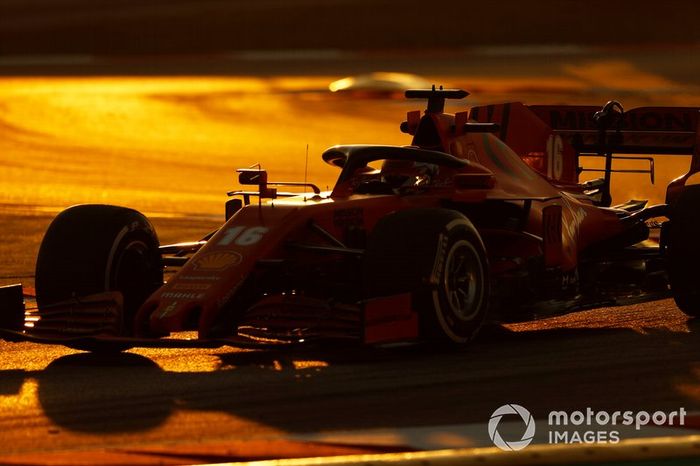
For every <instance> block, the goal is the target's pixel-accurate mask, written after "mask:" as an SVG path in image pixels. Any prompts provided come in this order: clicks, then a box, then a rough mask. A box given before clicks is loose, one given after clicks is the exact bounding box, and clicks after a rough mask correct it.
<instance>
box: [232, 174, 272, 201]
mask: <svg viewBox="0 0 700 466" xmlns="http://www.w3.org/2000/svg"><path fill="white" fill-rule="evenodd" d="M236 171H237V172H238V182H239V183H240V184H244V185H251V184H252V185H258V196H260V198H268V199H275V198H276V197H277V189H276V188H268V187H267V170H259V169H257V168H239V169H238V170H236Z"/></svg>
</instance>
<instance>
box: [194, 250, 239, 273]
mask: <svg viewBox="0 0 700 466" xmlns="http://www.w3.org/2000/svg"><path fill="white" fill-rule="evenodd" d="M242 259H243V258H242V257H241V255H240V254H238V253H237V252H234V251H217V252H210V253H206V254H203V255H201V256H198V257H195V258H194V259H193V260H192V263H193V266H194V270H198V271H204V272H221V271H222V270H226V269H228V268H229V267H233V266H234V265H238V264H240V263H241V260H242Z"/></svg>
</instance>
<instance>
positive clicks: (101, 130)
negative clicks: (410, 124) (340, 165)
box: [0, 52, 700, 464]
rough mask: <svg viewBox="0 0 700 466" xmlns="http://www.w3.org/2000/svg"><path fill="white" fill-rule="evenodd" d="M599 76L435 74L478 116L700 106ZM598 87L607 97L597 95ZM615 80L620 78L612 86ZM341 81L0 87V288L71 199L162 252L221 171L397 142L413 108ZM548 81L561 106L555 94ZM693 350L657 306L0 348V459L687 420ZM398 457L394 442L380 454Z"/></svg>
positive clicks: (193, 451) (181, 236) (684, 91)
mask: <svg viewBox="0 0 700 466" xmlns="http://www.w3.org/2000/svg"><path fill="white" fill-rule="evenodd" d="M694 53H695V52H694ZM694 56H695V55H694ZM539 60H541V61H543V62H547V63H548V65H547V66H551V63H549V60H547V59H542V58H540V59H539ZM572 63H576V60H575V59H572ZM596 63H597V64H598V68H595V67H593V65H592V62H591V63H589V64H588V65H586V68H587V69H588V70H589V71H590V73H589V74H588V78H587V79H583V78H582V77H581V73H579V74H578V75H577V74H576V72H575V69H574V72H572V68H566V69H565V70H564V71H561V70H559V71H557V72H552V73H549V74H547V75H545V76H539V77H538V78H537V82H536V83H540V84H542V83H546V84H547V86H545V87H537V86H534V87H533V82H535V81H533V80H532V76H533V75H535V73H534V72H531V73H530V74H528V73H525V72H523V73H513V72H512V70H511V74H509V75H507V76H504V75H498V74H497V73H494V74H493V76H496V77H495V78H492V79H491V80H487V79H483V80H481V81H478V79H476V78H478V76H477V77H475V76H474V75H471V74H470V75H469V76H461V77H460V76H459V75H458V74H455V73H444V74H442V75H441V74H440V73H435V74H434V75H431V76H430V78H435V77H437V78H442V79H451V80H452V81H451V82H455V83H457V84H460V83H463V82H468V81H470V79H471V80H472V82H477V81H478V82H481V83H482V88H483V90H484V96H483V97H480V98H482V99H484V100H486V99H488V98H489V97H493V96H506V95H508V94H509V90H510V91H512V89H520V90H521V91H523V92H524V91H525V90H528V93H526V95H528V96H529V98H530V99H542V100H546V99H547V98H549V99H550V101H551V100H552V99H556V100H560V101H562V100H563V101H576V102H578V101H581V100H588V101H591V100H593V101H599V100H600V98H601V97H603V96H604V95H607V94H609V93H613V92H614V91H615V89H617V90H621V89H622V90H623V89H627V91H626V93H625V96H626V97H627V99H628V102H631V104H632V105H638V104H640V103H650V102H651V103H659V102H662V101H664V99H666V101H671V103H674V104H678V103H679V102H681V101H683V102H686V105H698V100H699V98H698V95H700V93H698V88H697V83H696V82H693V81H692V80H690V79H688V80H683V79H680V78H675V79H674V78H673V77H672V76H671V75H673V73H678V74H677V75H678V76H680V75H684V72H683V70H671V71H669V75H663V73H656V72H654V71H653V70H649V69H648V68H644V67H643V66H642V65H641V64H639V63H637V62H635V61H633V60H630V61H625V60H620V59H617V60H611V59H608V58H606V57H603V58H601V59H600V60H598V61H597V62H596ZM579 66H583V65H579ZM680 68H683V66H682V65H681V66H680ZM566 70H568V71H566ZM595 73H598V75H597V76H598V78H596V79H599V80H600V81H603V80H605V81H606V82H607V83H608V84H607V86H608V87H606V88H605V90H604V91H601V88H600V87H599V86H597V84H596V82H594V81H595V79H593V78H591V76H593V75H595ZM606 73H607V74H606ZM620 73H622V74H623V75H624V77H625V79H620V80H619V81H618V82H615V81H614V77H615V76H618V77H619V76H620ZM488 74H489V72H488V70H485V71H484V76H486V75H488ZM601 76H602V77H601ZM604 76H608V78H604ZM630 76H631V77H630ZM337 77H339V76H338V75H334V74H333V73H328V74H323V75H313V76H305V77H302V78H300V77H299V76H296V77H288V76H287V77H285V76H278V77H275V78H269V77H266V78H264V79H263V78H259V77H254V76H253V77H245V78H243V77H237V78H221V77H219V78H211V77H209V78H180V79H179V80H178V79H170V78H163V77H159V78H123V77H122V78H95V77H83V78H80V79H78V80H75V79H72V78H54V79H48V78H28V77H14V78H4V79H3V80H2V86H0V94H1V97H2V110H3V112H2V118H1V119H0V159H1V161H2V163H3V164H4V167H5V168H4V169H3V172H2V174H1V175H0V176H1V177H2V178H1V179H0V181H1V183H0V194H1V195H2V208H1V209H0V222H1V223H0V224H1V225H2V242H1V243H0V257H1V259H0V260H1V261H2V270H0V276H1V277H0V283H3V284H5V283H11V282H15V281H24V282H26V283H28V284H30V285H31V282H32V270H33V262H34V259H35V257H36V250H37V248H38V244H39V241H40V238H41V235H42V232H43V231H44V230H45V228H46V226H47V225H48V222H49V221H50V219H51V218H52V216H53V215H54V214H55V213H56V212H57V211H59V210H60V209H61V208H63V207H65V206H67V205H70V204H72V203H75V202H106V201H109V202H114V203H118V204H128V205H133V206H135V207H137V208H139V209H141V210H144V211H146V212H148V213H149V214H151V216H152V218H153V221H154V223H155V224H156V227H157V229H158V231H159V234H160V236H161V240H162V242H169V241H176V240H188V239H197V238H198V237H201V236H203V235H204V234H206V233H207V232H208V231H210V230H211V229H212V228H215V227H216V226H217V224H218V222H219V221H220V217H221V212H220V209H221V208H222V205H223V200H224V198H225V196H223V195H222V193H223V192H224V191H225V190H227V189H230V188H231V184H232V182H231V178H232V171H233V168H235V167H236V166H245V165H247V164H249V163H250V162H249V161H251V160H252V161H262V162H263V164H264V165H266V166H268V167H269V168H271V173H272V174H274V173H276V170H277V173H281V175H280V176H279V178H282V177H285V178H291V179H298V178H299V174H300V173H303V172H302V170H303V159H304V152H305V145H306V144H307V143H308V144H309V146H310V153H311V155H310V157H312V158H313V159H314V161H310V164H309V173H310V176H309V178H310V179H315V180H320V181H319V182H320V183H321V184H325V183H332V177H333V176H334V172H333V171H332V170H330V169H328V168H326V167H323V166H322V165H320V163H319V162H317V160H316V159H318V152H319V151H320V150H321V149H322V148H323V147H325V146H329V145H332V144H334V143H338V142H355V143H356V142H366V141H373V142H380V143H405V141H404V140H403V139H401V138H402V135H401V134H400V133H398V131H397V130H396V128H397V122H398V121H400V119H401V117H402V116H403V113H404V112H405V111H406V110H407V109H408V110H410V109H412V108H413V106H414V105H407V104H404V103H402V102H396V101H371V100H359V101H358V100H354V99H351V98H345V97H343V98H339V97H337V96H335V97H328V96H327V95H326V94H325V93H324V92H321V91H322V89H323V87H324V86H325V85H327V83H328V82H329V80H331V79H334V78H337ZM626 83H627V87H626V88H625V85H626ZM629 83H633V84H634V83H636V84H639V83H646V84H649V83H653V84H654V85H655V86H656V88H657V89H661V88H662V89H664V93H663V95H661V96H659V95H655V96H649V95H648V94H646V93H645V92H644V89H643V88H641V87H644V86H640V87H639V88H633V89H630V86H631V84H629ZM526 85H527V86H526ZM553 85H556V86H557V89H560V90H561V91H560V92H561V94H556V95H554V96H553V97H552V94H551V90H552V86H553ZM647 87H648V86H647ZM241 89H244V91H241ZM572 89H575V91H574V90H572ZM547 96H549V97H547ZM301 131H303V132H302V133H300V132H301ZM273 136H274V137H273ZM292 153H293V154H292ZM280 154H286V155H280ZM290 154H291V155H290ZM670 176H671V174H668V177H670ZM279 178H278V179H279ZM637 184H639V183H636V182H630V183H629V184H628V185H626V186H627V188H626V189H627V190H628V191H629V190H630V189H631V187H635V186H636V185H637ZM620 189H622V188H620ZM623 194H625V193H620V195H623ZM699 334H700V324H699V323H698V322H697V321H695V320H691V319H688V318H686V317H685V316H684V315H683V314H682V313H681V312H680V311H679V310H678V309H677V308H676V307H675V305H674V304H673V302H672V300H668V299H667V300H661V301H655V302H650V303H645V304H638V305H633V306H626V307H620V308H605V309H596V310H591V311H585V312H579V313H575V314H571V315H568V316H564V317H559V318H553V319H549V320H544V321H538V322H528V323H523V324H517V325H509V326H494V327H489V328H487V329H485V330H484V332H483V333H482V335H481V337H480V338H479V339H478V341H476V342H475V343H474V344H472V345H470V346H469V347H467V348H465V349H463V350H459V351H445V350H437V349H434V348H428V347H425V346H410V347H399V348H382V349H376V348H375V349H368V348H339V347H331V348H328V347H326V348H318V349H310V350H308V351H303V352H299V351H295V352H280V351H274V352H271V351H241V350H236V349H233V348H221V349H218V350H155V349H149V350H145V349H134V350H131V351H129V352H127V353H125V354H123V355H120V356H113V357H101V356H96V355H91V354H87V353H81V352H77V351H73V350H69V349H65V348H62V347H55V346H40V345H36V344H30V343H21V344H12V343H6V342H2V343H0V355H1V356H2V357H1V358H0V446H1V447H2V448H1V450H0V463H11V462H15V463H25V464H26V463H28V462H41V461H46V459H47V458H50V457H51V458H54V459H56V458H58V459H57V460H56V461H58V462H60V461H61V458H62V461H63V462H67V463H70V462H71V461H75V458H77V456H76V455H78V454H79V452H94V451H100V452H102V454H101V456H100V457H99V458H98V457H89V460H85V462H86V463H91V462H95V461H97V460H98V459H99V461H101V462H111V463H113V464H119V463H123V462H126V461H127V459H128V461H129V462H141V463H144V464H148V463H149V462H159V461H160V462H165V463H183V462H193V461H216V460H222V459H236V458H242V459H246V458H266V457H276V456H299V455H308V454H328V453H348V452H352V451H374V450H373V447H369V446H355V447H346V446H337V445H331V446H329V445H312V446H310V445H303V446H299V445H298V444H294V443H290V442H289V441H288V439H290V438H292V439H294V438H301V437H304V436H305V435H309V434H318V433H323V432H331V431H341V430H358V431H363V430H366V429H374V428H387V429H403V428H410V427H422V426H437V425H450V424H478V423H482V424H483V425H484V428H485V426H486V423H487V420H488V418H489V416H490V415H491V413H492V412H493V410H494V409H495V408H497V407H498V406H500V405H502V404H505V403H518V404H521V405H523V406H526V407H527V408H528V409H529V410H530V411H531V412H532V413H533V415H534V416H535V417H536V418H541V417H545V416H546V414H547V413H548V412H549V411H550V410H553V409H558V410H575V409H585V408H586V407H591V408H593V409H597V410H602V409H606V410H620V409H631V410H637V409H640V410H641V409H644V410H651V411H654V410H676V409H678V408H679V407H685V408H686V409H687V410H688V411H692V410H698V409H700V338H699ZM399 432H400V430H399ZM462 441H466V442H467V443H468V442H469V439H462ZM401 444H402V442H401V438H400V434H398V438H397V439H395V441H394V442H392V446H391V448H394V449H395V448H397V445H398V448H401V447H400V446H401ZM391 448H389V449H391ZM105 452H107V453H105ZM164 452H167V453H168V455H170V456H164V455H163V453H164ZM61 455H63V456H61ZM124 455H126V456H124ZM66 458H68V459H66ZM70 458H72V460H70Z"/></svg>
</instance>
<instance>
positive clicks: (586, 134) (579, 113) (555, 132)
mask: <svg viewBox="0 0 700 466" xmlns="http://www.w3.org/2000/svg"><path fill="white" fill-rule="evenodd" d="M470 118H471V119H473V120H475V121H479V122H493V123H499V124H500V127H501V133H500V138H501V139H502V140H504V141H505V142H506V143H507V144H508V145H509V146H510V147H511V148H512V149H513V150H515V151H516V152H517V153H518V154H519V155H520V156H521V157H522V158H523V160H525V162H527V163H528V164H530V165H531V166H532V167H533V168H535V169H536V170H538V171H540V172H541V173H542V174H543V175H545V176H547V177H548V178H550V179H551V180H552V181H553V182H558V183H564V184H567V183H578V175H579V174H580V172H581V171H584V170H587V169H584V168H582V167H580V166H579V161H578V158H579V156H581V155H585V156H588V155H593V156H599V157H605V169H604V170H591V171H602V172H604V174H605V178H604V181H603V184H602V186H601V194H602V196H601V199H600V202H599V203H600V204H601V205H610V200H611V199H610V174H611V173H613V172H621V171H622V172H624V171H628V172H629V171H631V172H635V173H650V174H651V176H652V181H653V173H654V165H653V158H651V157H636V158H640V159H644V160H648V161H649V163H650V168H649V170H613V168H612V160H613V159H615V158H634V157H625V156H615V155H614V154H635V155H689V156H691V157H692V159H691V163H690V170H689V171H688V173H687V174H686V175H685V176H684V177H682V181H679V182H678V183H679V184H681V185H682V184H684V183H685V180H686V179H687V178H688V177H689V176H690V175H692V174H693V173H696V172H700V128H699V126H698V125H699V124H700V107H639V108H634V109H632V110H629V111H624V110H623V109H622V106H621V105H620V104H619V103H617V102H615V101H611V102H608V103H607V104H606V105H605V106H604V107H603V108H602V109H601V108H600V107H596V106H576V105H523V104H521V103H507V104H500V105H489V106H485V107H474V108H472V110H471V112H470Z"/></svg>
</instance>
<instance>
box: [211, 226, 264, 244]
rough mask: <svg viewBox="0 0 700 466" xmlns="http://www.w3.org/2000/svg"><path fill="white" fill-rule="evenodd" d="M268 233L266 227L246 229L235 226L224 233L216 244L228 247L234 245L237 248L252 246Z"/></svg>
mask: <svg viewBox="0 0 700 466" xmlns="http://www.w3.org/2000/svg"><path fill="white" fill-rule="evenodd" d="M268 231H270V229H269V228H267V227H246V226H242V225H239V226H235V227H231V228H229V229H227V230H226V231H224V234H223V235H222V237H221V239H220V240H219V241H218V242H217V243H216V245H217V246H228V245H229V244H235V245H237V246H252V245H253V244H256V243H258V242H259V241H260V240H261V239H262V237H263V236H264V235H265V233H267V232H268Z"/></svg>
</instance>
